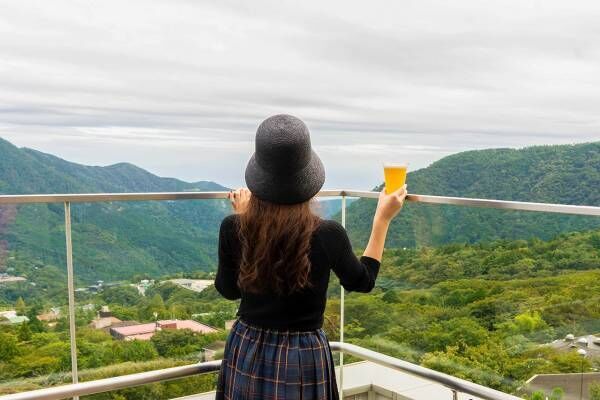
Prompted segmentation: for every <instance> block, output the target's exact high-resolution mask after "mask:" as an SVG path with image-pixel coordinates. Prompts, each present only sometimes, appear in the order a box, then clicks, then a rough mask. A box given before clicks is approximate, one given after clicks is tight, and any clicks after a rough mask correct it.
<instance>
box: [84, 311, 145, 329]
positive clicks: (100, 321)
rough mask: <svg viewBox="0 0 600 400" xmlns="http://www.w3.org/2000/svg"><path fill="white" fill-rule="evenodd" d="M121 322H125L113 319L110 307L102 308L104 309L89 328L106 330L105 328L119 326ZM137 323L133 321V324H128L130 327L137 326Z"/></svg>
mask: <svg viewBox="0 0 600 400" xmlns="http://www.w3.org/2000/svg"><path fill="white" fill-rule="evenodd" d="M121 322H123V321H121V320H120V319H119V318H117V317H113V315H112V312H111V311H110V309H109V308H108V306H102V308H101V309H100V311H99V312H98V316H97V317H96V318H94V319H93V320H92V322H90V324H89V326H90V327H91V328H94V329H105V328H110V327H113V326H117V325H118V324H120V323H121ZM137 323H138V322H135V321H133V323H131V324H128V325H135V324H137ZM118 326H122V325H118Z"/></svg>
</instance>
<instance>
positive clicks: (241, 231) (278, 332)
mask: <svg viewBox="0 0 600 400" xmlns="http://www.w3.org/2000/svg"><path fill="white" fill-rule="evenodd" d="M324 181H325V172H324V168H323V164H322V163H321V161H320V160H319V157H318V156H317V155H316V153H315V152H314V151H313V150H312V149H311V143H310V135H309V131H308V128H307V127H306V125H304V123H303V122H302V121H301V120H299V119H298V118H295V117H292V116H289V115H276V116H273V117H270V118H268V119H266V120H265V121H264V122H263V123H262V124H261V125H260V126H259V127H258V131H257V133H256V152H255V153H254V155H253V156H252V158H251V159H250V161H249V163H248V166H247V167H246V184H247V185H248V188H249V189H239V190H236V191H235V192H231V193H230V195H229V198H230V200H231V202H232V205H233V208H234V210H235V214H234V215H231V216H229V217H227V218H225V219H224V220H223V222H222V224H221V230H220V234H219V268H218V271H217V277H216V279H215V287H216V288H217V290H218V291H219V292H220V293H221V294H222V295H223V296H224V297H225V298H227V299H231V300H235V299H239V298H241V303H240V307H239V310H238V317H239V318H238V320H237V321H236V322H235V324H234V326H233V328H232V330H231V333H230V334H229V337H228V339H227V344H226V347H225V354H224V359H223V363H222V366H221V372H220V375H219V382H218V388H217V399H224V400H271V399H272V400H284V399H285V400H296V399H304V400H331V399H338V398H339V396H338V392H337V386H336V382H335V372H334V364H333V361H332V356H331V350H330V348H329V344H328V342H327V338H326V337H325V334H324V332H323V330H322V325H323V313H324V311H325V301H326V294H327V285H328V282H329V275H330V271H332V270H333V272H334V273H335V274H336V275H337V276H338V278H339V280H340V283H341V284H342V285H343V287H344V288H345V289H346V290H350V291H358V292H369V291H371V289H373V286H374V284H375V279H376V278H377V273H378V271H379V265H380V262H381V257H382V254H383V245H384V242H385V237H386V234H387V230H388V226H389V223H390V221H391V220H392V218H394V216H396V214H398V212H399V211H400V209H401V208H402V204H403V202H404V197H405V195H406V188H405V187H404V188H401V189H399V190H398V191H396V192H395V193H392V194H390V195H386V194H385V190H382V192H381V195H380V196H379V203H378V205H377V210H376V212H375V217H374V220H373V229H372V232H371V238H370V239H369V243H368V244H367V247H366V249H365V252H364V255H363V256H362V257H361V258H360V259H358V258H357V257H356V256H355V255H354V253H353V251H352V247H351V245H350V241H349V240H348V236H347V235H346V231H345V230H344V228H343V227H342V226H341V225H340V224H339V223H337V222H335V221H327V220H321V219H320V218H318V217H317V216H315V215H314V214H313V213H312V212H311V206H310V200H311V199H312V198H313V197H314V196H315V195H316V194H317V192H318V191H319V190H320V189H321V187H322V186H323V182H324Z"/></svg>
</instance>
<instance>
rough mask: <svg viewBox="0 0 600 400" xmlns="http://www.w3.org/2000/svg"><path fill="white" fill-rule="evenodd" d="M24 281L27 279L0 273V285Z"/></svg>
mask: <svg viewBox="0 0 600 400" xmlns="http://www.w3.org/2000/svg"><path fill="white" fill-rule="evenodd" d="M26 280H27V279H25V278H23V277H22V276H12V275H8V274H6V273H0V283H9V282H22V281H26Z"/></svg>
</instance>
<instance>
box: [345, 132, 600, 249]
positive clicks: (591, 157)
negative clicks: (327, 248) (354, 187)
mask: <svg viewBox="0 0 600 400" xmlns="http://www.w3.org/2000/svg"><path fill="white" fill-rule="evenodd" d="M407 185H408V192H409V193H417V194H428V195H439V196H456V197H473V198H485V199H498V200H514V201H530V202H541V203H562V204H574V205H589V206H600V142H593V143H584V144H576V145H556V146H534V147H527V148H523V149H490V150H476V151H467V152H462V153H457V154H454V155H450V156H448V157H444V158H442V159H440V160H439V161H436V162H434V163H433V164H431V165H430V166H428V167H427V168H423V169H420V170H417V171H413V172H409V173H408V176H407ZM380 188H381V187H378V188H376V190H379V189H380ZM375 205H376V201H375V200H372V199H360V200H357V201H355V202H354V203H352V204H351V205H349V206H348V208H347V214H346V215H347V229H348V231H349V234H350V236H351V239H352V241H353V243H354V244H355V246H358V247H361V246H364V245H365V244H366V242H367V240H368V236H369V232H370V227H371V219H372V215H373V212H374V209H375ZM336 218H338V219H339V218H340V217H339V214H338V215H337V217H336ZM598 227H600V218H596V217H586V216H567V215H558V214H549V213H539V212H515V211H506V210H496V209H483V208H474V207H462V206H448V205H441V206H440V205H432V204H416V203H410V202H407V204H406V205H405V207H404V209H403V210H402V212H401V214H400V215H399V217H397V218H396V219H395V220H394V221H393V223H392V225H391V227H390V231H389V234H388V242H387V246H388V247H415V246H416V247H421V246H437V245H441V244H446V243H456V242H458V243H476V242H484V241H490V240H497V239H527V238H531V237H537V238H541V239H550V238H552V237H554V236H556V235H558V234H559V233H562V232H571V231H581V230H588V229H594V228H598Z"/></svg>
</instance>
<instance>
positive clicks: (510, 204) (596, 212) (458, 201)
mask: <svg viewBox="0 0 600 400" xmlns="http://www.w3.org/2000/svg"><path fill="white" fill-rule="evenodd" d="M227 193H228V192H158V193H83V194H28V195H0V204H35V203H57V202H61V203H62V202H66V201H68V202H71V203H96V202H108V201H154V200H208V199H225V198H227ZM318 196H319V197H338V196H347V197H363V198H377V197H379V192H371V191H358V190H342V189H335V190H322V191H321V192H319V193H318ZM406 199H407V200H408V201H412V202H416V203H429V204H448V205H454V206H468V207H484V208H499V209H504V210H515V211H538V212H548V213H559V214H576V215H589V216H600V207H594V206H574V205H567V204H550V203H531V202H523V201H505V200H488V199H472V198H466V197H447V196H430V195H422V194H409V195H408V196H407V198H406Z"/></svg>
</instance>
